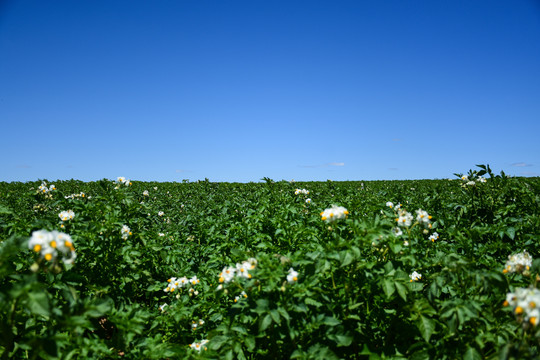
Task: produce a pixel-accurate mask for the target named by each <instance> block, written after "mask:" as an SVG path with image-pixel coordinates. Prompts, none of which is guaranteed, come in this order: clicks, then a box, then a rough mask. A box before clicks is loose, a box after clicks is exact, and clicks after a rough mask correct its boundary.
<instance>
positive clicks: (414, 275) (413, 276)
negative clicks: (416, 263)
mask: <svg viewBox="0 0 540 360" xmlns="http://www.w3.org/2000/svg"><path fill="white" fill-rule="evenodd" d="M409 277H410V278H411V282H413V281H418V280H420V279H421V278H422V274H420V273H418V272H416V271H413V273H412V274H411V275H409Z"/></svg>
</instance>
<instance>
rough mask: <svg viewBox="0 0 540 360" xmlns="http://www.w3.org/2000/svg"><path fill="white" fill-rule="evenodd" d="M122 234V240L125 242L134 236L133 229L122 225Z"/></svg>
mask: <svg viewBox="0 0 540 360" xmlns="http://www.w3.org/2000/svg"><path fill="white" fill-rule="evenodd" d="M120 233H121V234H122V239H124V240H126V239H127V238H128V237H129V236H130V235H132V233H131V229H130V228H129V226H127V225H122V230H120Z"/></svg>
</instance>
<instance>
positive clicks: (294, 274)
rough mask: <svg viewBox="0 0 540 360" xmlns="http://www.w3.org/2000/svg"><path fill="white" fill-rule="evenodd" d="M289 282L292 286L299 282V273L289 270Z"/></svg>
mask: <svg viewBox="0 0 540 360" xmlns="http://www.w3.org/2000/svg"><path fill="white" fill-rule="evenodd" d="M287 281H288V282H289V283H290V284H292V283H295V282H297V281H298V272H297V271H295V270H294V269H293V268H290V269H289V274H288V275H287Z"/></svg>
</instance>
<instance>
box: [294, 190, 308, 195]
mask: <svg viewBox="0 0 540 360" xmlns="http://www.w3.org/2000/svg"><path fill="white" fill-rule="evenodd" d="M294 194H295V195H309V190H306V189H296V190H295V191H294Z"/></svg>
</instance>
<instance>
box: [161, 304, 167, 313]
mask: <svg viewBox="0 0 540 360" xmlns="http://www.w3.org/2000/svg"><path fill="white" fill-rule="evenodd" d="M167 306H169V305H168V304H163V305H161V306H160V307H159V310H161V312H164V311H165V308H166V307H167Z"/></svg>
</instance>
